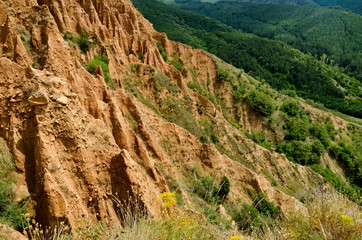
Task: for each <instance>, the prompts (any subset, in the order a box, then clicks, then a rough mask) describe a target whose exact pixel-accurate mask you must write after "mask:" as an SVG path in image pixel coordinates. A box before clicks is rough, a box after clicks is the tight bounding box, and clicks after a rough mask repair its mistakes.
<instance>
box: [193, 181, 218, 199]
mask: <svg viewBox="0 0 362 240" xmlns="http://www.w3.org/2000/svg"><path fill="white" fill-rule="evenodd" d="M215 189H217V187H216V185H215V179H213V178H212V177H210V176H200V178H198V177H197V178H195V179H194V182H193V192H194V193H197V194H198V195H199V196H200V197H202V198H203V199H204V200H206V201H207V202H214V201H215V199H214V192H215Z"/></svg>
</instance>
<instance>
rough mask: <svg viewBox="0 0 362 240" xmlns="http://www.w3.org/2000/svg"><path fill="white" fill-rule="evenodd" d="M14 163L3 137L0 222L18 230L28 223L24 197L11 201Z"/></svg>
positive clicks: (0, 142)
mask: <svg viewBox="0 0 362 240" xmlns="http://www.w3.org/2000/svg"><path fill="white" fill-rule="evenodd" d="M14 171H15V165H14V162H13V159H12V156H11V154H10V152H9V149H8V148H7V146H6V143H5V141H4V140H3V139H0V223H3V224H8V225H10V226H12V227H14V228H15V229H16V230H18V231H22V230H23V229H24V228H25V227H26V226H28V225H29V221H30V218H29V217H26V216H24V215H25V214H26V213H27V207H26V205H25V203H26V199H24V200H23V201H22V202H20V203H15V202H13V200H12V198H11V188H12V186H11V185H12V183H13V181H14V177H13V175H12V174H13V172H14Z"/></svg>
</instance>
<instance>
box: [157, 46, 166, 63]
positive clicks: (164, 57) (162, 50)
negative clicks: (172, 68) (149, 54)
mask: <svg viewBox="0 0 362 240" xmlns="http://www.w3.org/2000/svg"><path fill="white" fill-rule="evenodd" d="M157 48H158V51H159V52H160V54H161V56H162V58H163V60H164V61H165V62H166V61H167V59H168V56H167V53H166V51H165V48H164V47H163V45H162V43H161V42H157Z"/></svg>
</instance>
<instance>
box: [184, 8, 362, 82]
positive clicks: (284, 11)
mask: <svg viewBox="0 0 362 240" xmlns="http://www.w3.org/2000/svg"><path fill="white" fill-rule="evenodd" d="M180 7H182V8H184V9H187V10H192V11H195V12H199V13H202V14H205V15H207V16H209V17H212V18H214V19H217V20H219V21H221V22H223V23H225V24H226V25H229V26H231V27H233V28H234V29H237V30H240V31H243V32H247V33H253V34H255V35H258V36H261V37H266V38H269V39H274V40H281V41H283V42H285V43H287V44H289V45H291V46H293V47H294V48H297V49H299V50H301V51H302V52H304V53H310V54H312V55H314V56H317V57H319V58H323V60H324V61H327V63H334V64H337V65H339V66H341V67H343V68H344V70H345V72H346V73H348V74H349V75H351V76H354V77H356V78H357V79H359V80H360V81H361V80H362V67H361V66H362V28H361V27H360V26H362V16H360V15H357V14H353V13H350V12H347V11H346V10H343V9H340V8H332V7H330V8H327V7H320V8H311V7H301V6H291V5H284V4H259V3H257V4H255V3H246V2H243V1H220V2H217V3H215V4H210V3H200V2H189V3H187V4H182V5H180Z"/></svg>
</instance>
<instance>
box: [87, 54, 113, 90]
mask: <svg viewBox="0 0 362 240" xmlns="http://www.w3.org/2000/svg"><path fill="white" fill-rule="evenodd" d="M108 63H109V58H108V57H107V56H106V55H96V56H94V57H93V59H92V60H90V61H89V62H88V65H87V68H86V69H87V71H88V72H90V73H91V74H94V71H95V68H96V66H100V67H101V68H102V71H103V73H104V80H105V82H106V83H107V84H108V83H110V81H111V75H110V74H109V67H108Z"/></svg>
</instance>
